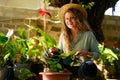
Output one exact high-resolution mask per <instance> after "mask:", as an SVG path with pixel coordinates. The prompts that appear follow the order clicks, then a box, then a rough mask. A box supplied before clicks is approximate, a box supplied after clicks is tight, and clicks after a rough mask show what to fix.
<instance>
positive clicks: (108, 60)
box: [97, 44, 118, 78]
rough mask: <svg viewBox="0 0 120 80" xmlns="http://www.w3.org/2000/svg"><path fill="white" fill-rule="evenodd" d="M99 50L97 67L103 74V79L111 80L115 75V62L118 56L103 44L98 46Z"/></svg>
mask: <svg viewBox="0 0 120 80" xmlns="http://www.w3.org/2000/svg"><path fill="white" fill-rule="evenodd" d="M99 50H100V53H101V56H100V58H99V59H98V60H97V62H98V63H97V66H98V68H99V69H100V70H101V72H102V73H104V76H105V78H112V77H113V76H114V75H115V73H116V69H115V61H116V60H118V55H117V54H116V53H115V52H114V51H113V49H112V48H111V47H108V46H106V45H105V44H99Z"/></svg>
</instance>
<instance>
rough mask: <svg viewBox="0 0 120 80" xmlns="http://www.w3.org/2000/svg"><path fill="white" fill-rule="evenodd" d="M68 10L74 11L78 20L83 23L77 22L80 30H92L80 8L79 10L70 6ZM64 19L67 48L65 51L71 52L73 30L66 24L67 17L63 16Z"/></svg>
mask: <svg viewBox="0 0 120 80" xmlns="http://www.w3.org/2000/svg"><path fill="white" fill-rule="evenodd" d="M67 12H72V13H73V14H74V16H75V18H76V20H77V19H78V20H79V21H80V23H82V26H81V25H79V23H77V24H78V25H77V27H78V30H79V31H80V32H84V31H89V30H90V27H89V25H88V23H87V21H86V19H85V17H84V16H83V14H82V13H81V12H80V11H79V10H77V9H75V8H70V9H68V10H67ZM64 15H65V14H64ZM64 17H65V16H64ZM63 19H64V27H63V35H64V45H65V48H64V49H66V50H64V51H65V52H69V51H70V50H71V46H70V36H71V31H70V29H69V28H68V27H67V25H66V24H65V18H63Z"/></svg>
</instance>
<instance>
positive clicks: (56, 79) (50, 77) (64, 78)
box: [39, 72, 71, 80]
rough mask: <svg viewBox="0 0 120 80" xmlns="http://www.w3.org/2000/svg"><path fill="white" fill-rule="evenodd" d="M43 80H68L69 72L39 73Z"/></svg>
mask: <svg viewBox="0 0 120 80" xmlns="http://www.w3.org/2000/svg"><path fill="white" fill-rule="evenodd" d="M39 74H40V75H42V79H43V80H70V75H71V73H70V72H64V73H62V72H40V73H39Z"/></svg>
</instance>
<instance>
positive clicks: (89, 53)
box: [75, 50, 93, 58]
mask: <svg viewBox="0 0 120 80" xmlns="http://www.w3.org/2000/svg"><path fill="white" fill-rule="evenodd" d="M80 56H88V57H93V54H92V53H91V52H88V51H85V50H79V51H77V52H76V54H75V57H76V58H79V57H80Z"/></svg>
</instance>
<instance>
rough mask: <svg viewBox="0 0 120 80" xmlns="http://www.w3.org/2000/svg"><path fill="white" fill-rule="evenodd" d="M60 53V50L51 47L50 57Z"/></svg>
mask: <svg viewBox="0 0 120 80" xmlns="http://www.w3.org/2000/svg"><path fill="white" fill-rule="evenodd" d="M59 51H60V50H59V49H58V48H56V47H50V48H49V55H51V56H53V55H54V54H56V53H59Z"/></svg>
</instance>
